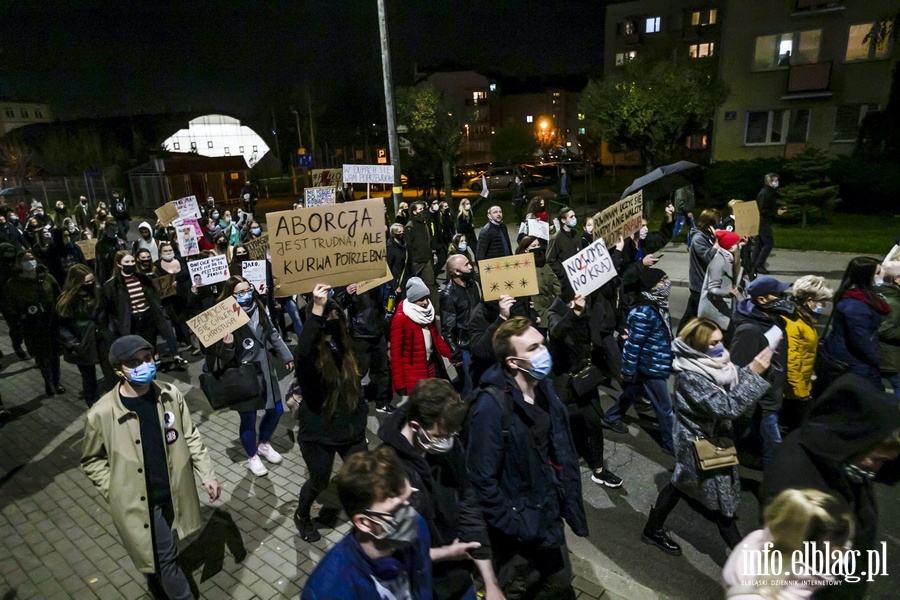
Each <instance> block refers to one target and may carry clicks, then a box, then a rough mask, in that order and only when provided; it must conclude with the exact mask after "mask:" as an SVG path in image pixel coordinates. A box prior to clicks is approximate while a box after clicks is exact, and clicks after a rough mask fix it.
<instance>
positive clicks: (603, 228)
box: [594, 204, 622, 245]
mask: <svg viewBox="0 0 900 600" xmlns="http://www.w3.org/2000/svg"><path fill="white" fill-rule="evenodd" d="M594 235H596V236H598V237H599V238H602V239H603V240H604V241H605V242H606V243H607V244H610V245H613V244H615V243H616V242H618V241H619V236H621V235H622V227H621V225H620V223H619V207H618V204H613V205H612V206H609V207H607V208H605V209H603V210H602V211H600V212H599V213H598V214H597V215H596V216H595V217H594Z"/></svg>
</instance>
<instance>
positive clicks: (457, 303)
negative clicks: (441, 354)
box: [441, 279, 481, 361]
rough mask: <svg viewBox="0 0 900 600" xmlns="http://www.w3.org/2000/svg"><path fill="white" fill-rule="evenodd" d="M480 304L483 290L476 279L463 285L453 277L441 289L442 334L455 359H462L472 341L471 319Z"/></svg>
mask: <svg viewBox="0 0 900 600" xmlns="http://www.w3.org/2000/svg"><path fill="white" fill-rule="evenodd" d="M479 304H481V292H479V291H478V284H476V283H475V282H474V281H470V282H469V283H468V284H467V285H466V286H465V287H463V286H461V285H459V284H457V283H456V282H455V281H453V280H452V279H451V280H449V281H448V282H447V283H446V284H445V285H444V287H443V289H442V290H441V335H442V336H443V337H444V339H445V340H446V341H447V343H448V344H449V345H450V349H451V350H453V360H457V361H458V360H462V353H461V351H462V350H468V349H469V346H470V344H471V343H472V340H471V332H470V330H469V319H470V318H471V316H472V312H473V311H474V310H475V307H476V306H478V305H479Z"/></svg>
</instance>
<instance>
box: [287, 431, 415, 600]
mask: <svg viewBox="0 0 900 600" xmlns="http://www.w3.org/2000/svg"><path fill="white" fill-rule="evenodd" d="M334 483H335V487H336V488H337V493H338V497H339V498H340V500H341V505H342V506H343V508H344V511H345V512H346V513H347V516H348V517H349V518H350V521H351V523H352V525H351V528H350V532H349V533H348V534H347V535H346V536H344V538H343V539H341V541H339V542H338V543H337V544H335V545H334V546H333V547H332V548H331V550H329V551H328V553H327V554H326V555H325V556H324V557H323V558H322V560H321V561H320V562H319V564H318V565H316V568H315V569H314V570H313V572H312V573H311V574H310V576H309V579H307V580H306V585H305V586H304V588H303V591H302V592H301V593H300V600H319V599H320V598H354V599H358V600H383V599H384V598H398V599H399V598H432V597H433V592H432V588H433V585H432V565H431V562H432V561H431V558H430V557H429V542H430V535H429V532H428V526H427V525H426V524H425V520H424V519H423V518H422V516H421V515H419V514H418V513H417V512H416V510H415V509H414V508H413V507H412V506H411V505H410V498H411V496H412V494H413V488H412V486H411V485H410V483H409V480H407V478H406V475H405V472H404V469H403V465H402V464H401V463H400V460H399V459H398V458H397V455H396V454H395V453H394V451H393V450H391V449H390V448H388V447H386V446H382V447H381V448H378V449H377V450H373V451H371V452H358V453H356V454H353V455H352V456H349V457H348V459H347V460H346V461H344V466H343V467H341V470H340V472H339V473H338V474H337V475H336V476H335V478H334Z"/></svg>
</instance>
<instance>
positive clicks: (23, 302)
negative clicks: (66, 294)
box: [3, 250, 66, 396]
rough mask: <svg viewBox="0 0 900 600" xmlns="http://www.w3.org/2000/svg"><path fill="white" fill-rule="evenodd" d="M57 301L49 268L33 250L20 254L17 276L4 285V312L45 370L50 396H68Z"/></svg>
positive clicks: (56, 284) (16, 270)
mask: <svg viewBox="0 0 900 600" xmlns="http://www.w3.org/2000/svg"><path fill="white" fill-rule="evenodd" d="M13 291H14V292H13ZM11 292H12V293H11ZM57 298H59V284H58V283H57V282H56V279H54V278H53V275H51V274H50V272H49V270H48V269H47V267H45V266H44V265H42V264H38V261H37V258H35V255H34V254H33V253H32V252H31V251H29V250H23V251H21V252H19V254H18V255H17V256H16V262H15V267H14V270H13V276H12V277H11V278H10V280H9V281H8V282H7V284H6V286H4V294H3V299H4V301H5V303H6V308H5V310H4V313H5V314H10V315H12V317H13V318H14V319H16V320H17V321H18V326H19V330H20V331H21V333H22V337H23V338H24V340H25V347H26V348H27V349H28V353H29V354H30V355H31V357H32V358H33V359H34V362H35V364H36V365H37V366H38V368H39V369H40V370H41V375H42V376H43V378H44V391H45V392H46V394H47V395H48V396H52V395H53V394H65V393H66V389H65V388H64V387H63V386H62V384H61V383H60V370H59V366H60V365H59V356H60V354H62V352H61V349H60V346H59V320H58V318H57V316H56V310H55V308H56V300H57Z"/></svg>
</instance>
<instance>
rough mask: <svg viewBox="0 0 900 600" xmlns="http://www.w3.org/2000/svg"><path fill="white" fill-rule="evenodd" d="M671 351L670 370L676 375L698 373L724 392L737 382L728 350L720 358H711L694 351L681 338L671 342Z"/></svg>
mask: <svg viewBox="0 0 900 600" xmlns="http://www.w3.org/2000/svg"><path fill="white" fill-rule="evenodd" d="M672 351H673V352H674V353H675V358H674V359H673V361H672V368H673V369H674V370H675V372H676V373H677V372H689V373H698V374H700V375H703V376H704V377H706V378H707V379H709V380H710V381H712V382H713V383H714V384H716V385H717V386H719V387H720V388H722V389H723V390H725V391H728V390H730V389H731V387H732V386H734V385H736V384H737V382H738V371H737V367H736V366H735V365H734V363H733V362H731V355H730V354H728V350H725V352H724V353H723V354H722V356H721V357H720V358H713V357H712V356H709V355H708V354H704V353H702V352H698V351H697V350H694V349H693V348H691V347H690V346H688V345H687V344H685V343H684V341H683V340H682V339H681V338H676V339H675V341H674V342H672Z"/></svg>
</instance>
